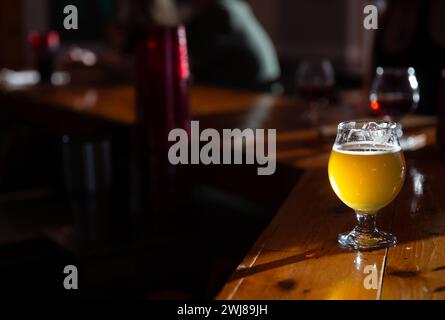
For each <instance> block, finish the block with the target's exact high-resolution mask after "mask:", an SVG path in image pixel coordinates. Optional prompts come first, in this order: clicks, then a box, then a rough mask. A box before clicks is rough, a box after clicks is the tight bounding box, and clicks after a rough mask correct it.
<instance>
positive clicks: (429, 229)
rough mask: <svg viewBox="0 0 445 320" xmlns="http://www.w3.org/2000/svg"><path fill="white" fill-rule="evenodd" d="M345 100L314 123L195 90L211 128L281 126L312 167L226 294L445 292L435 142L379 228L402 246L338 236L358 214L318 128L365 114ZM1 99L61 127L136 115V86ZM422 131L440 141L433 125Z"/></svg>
mask: <svg viewBox="0 0 445 320" xmlns="http://www.w3.org/2000/svg"><path fill="white" fill-rule="evenodd" d="M345 97H346V98H347V97H349V100H348V99H342V100H343V101H345V100H346V101H347V102H346V104H344V105H343V106H342V107H329V108H327V109H326V110H323V112H322V115H323V116H322V117H321V118H320V119H318V120H317V125H314V123H310V121H309V120H308V117H306V114H307V110H308V109H307V107H306V106H305V105H303V104H301V103H297V102H296V101H295V100H294V99H293V98H290V97H275V96H271V95H265V94H253V93H248V92H237V91H231V90H225V89H217V88H206V87H194V88H193V90H192V113H193V116H194V118H196V119H199V120H200V121H201V124H202V126H203V127H214V128H217V129H221V128H235V127H237V128H248V127H249V128H276V129H277V133H278V136H277V160H278V161H279V162H280V163H284V164H286V165H291V166H296V167H300V168H304V169H307V170H306V173H305V174H304V175H303V177H302V178H301V180H300V181H299V182H298V184H297V185H296V186H295V188H294V189H293V190H292V192H291V194H290V195H289V196H288V198H287V200H286V201H285V202H284V204H283V205H282V207H281V209H280V210H279V212H278V213H277V215H276V216H275V218H274V220H273V221H272V223H271V224H270V225H269V227H268V228H267V229H266V230H265V231H264V233H263V234H262V235H261V237H260V238H259V239H258V240H257V242H256V244H255V245H254V246H253V248H252V249H251V250H250V252H249V253H248V254H247V255H246V257H245V258H244V260H243V261H242V262H241V264H240V265H239V267H238V269H237V270H236V271H235V273H234V274H233V275H232V277H231V278H230V280H229V281H228V283H227V284H226V285H225V286H224V288H223V289H222V290H221V292H220V294H219V295H218V299H416V298H428V299H430V298H437V299H439V298H442V299H443V298H445V179H444V177H445V167H444V166H443V163H444V161H445V156H444V154H442V153H441V152H440V151H439V150H437V149H435V148H434V147H431V146H430V147H427V148H426V149H421V150H418V151H416V152H409V153H407V154H406V155H407V161H408V168H409V170H408V175H407V180H406V183H405V185H404V188H403V190H402V192H401V194H400V195H399V196H398V198H397V199H396V201H394V202H393V204H391V205H390V206H389V207H388V208H385V209H384V210H383V211H382V212H381V214H380V215H379V219H380V221H379V226H380V227H381V228H382V229H384V230H388V231H392V232H394V233H395V234H396V235H397V236H398V238H399V244H398V245H397V246H396V247H395V248H391V249H385V250H377V251H372V252H354V251H345V250H342V249H340V248H339V247H338V246H337V244H336V242H335V238H336V235H337V234H338V233H339V232H343V231H346V230H350V229H351V228H352V227H353V223H354V221H353V214H352V212H351V210H350V209H348V208H346V207H345V206H344V205H342V203H341V202H340V201H339V200H338V199H337V197H336V196H335V194H334V193H333V191H332V190H331V188H330V186H329V183H328V180H327V173H326V164H327V160H328V155H329V150H330V146H331V145H332V136H324V135H322V134H320V130H319V125H320V124H330V123H331V124H332V123H335V122H338V121H340V120H347V119H351V118H355V117H358V116H360V115H362V114H363V109H362V108H363V107H360V105H359V103H358V102H359V101H360V98H358V96H357V95H354V94H349V95H346V96H345ZM345 97H344V98H345ZM351 97H352V98H351ZM348 101H349V102H348ZM0 105H1V110H0V112H3V113H5V114H7V115H12V116H13V117H14V118H17V117H18V118H20V119H23V120H25V121H29V122H31V123H33V124H38V125H41V126H44V127H45V128H50V127H51V126H52V125H54V124H49V123H48V119H51V120H52V121H53V119H54V117H53V116H54V114H57V119H58V120H57V123H56V124H55V129H62V130H67V128H68V127H71V128H73V129H79V128H78V127H76V126H79V125H80V124H81V125H82V126H83V127H86V126H87V123H90V124H91V126H92V127H94V126H97V125H98V124H99V125H100V126H108V125H118V126H119V125H120V126H130V125H132V124H133V123H134V120H135V119H134V94H133V90H132V88H131V86H116V87H82V86H79V87H62V88H57V89H54V88H50V87H38V88H33V89H27V90H14V91H11V90H0ZM49 115H51V117H49ZM76 121H77V122H76ZM418 131H421V132H424V131H425V132H426V133H427V136H428V142H429V143H430V144H434V134H433V133H434V129H432V128H426V129H425V128H420V129H418ZM273 190H274V186H273V185H271V186H270V192H273ZM367 266H370V267H368V268H373V269H374V268H375V270H376V272H377V284H376V287H375V288H371V289H366V288H365V287H364V280H365V277H366V276H367V275H368V274H365V273H364V271H365V269H366V268H367Z"/></svg>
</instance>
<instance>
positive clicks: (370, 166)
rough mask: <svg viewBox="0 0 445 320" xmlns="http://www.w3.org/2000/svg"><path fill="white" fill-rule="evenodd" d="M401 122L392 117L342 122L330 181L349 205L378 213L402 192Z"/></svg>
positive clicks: (403, 166) (329, 168) (367, 211)
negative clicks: (389, 119) (392, 119)
mask: <svg viewBox="0 0 445 320" xmlns="http://www.w3.org/2000/svg"><path fill="white" fill-rule="evenodd" d="M399 136H401V129H400V125H399V124H397V123H394V122H390V121H350V122H343V123H341V124H340V125H339V129H338V134H337V138H336V142H335V144H334V146H333V148H332V152H331V156H330V159H329V167H328V172H329V181H330V183H331V186H332V188H333V190H334V191H335V193H336V194H337V196H338V197H339V198H340V199H341V200H342V201H343V202H344V203H345V204H346V205H348V206H349V207H351V208H353V209H354V210H357V211H360V212H362V213H365V214H375V213H376V212H377V211H378V210H379V209H381V208H383V207H385V206H386V205H388V204H389V203H390V202H391V201H392V200H394V198H395V197H396V196H397V194H398V193H399V191H400V189H401V187H402V185H403V182H404V178H405V171H406V167H405V159H404V157H403V153H402V150H401V147H400V143H399Z"/></svg>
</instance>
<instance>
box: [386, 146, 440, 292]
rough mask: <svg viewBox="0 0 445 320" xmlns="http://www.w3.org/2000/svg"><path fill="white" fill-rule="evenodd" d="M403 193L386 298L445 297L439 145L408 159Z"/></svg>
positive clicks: (387, 275) (399, 206)
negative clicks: (396, 240)
mask: <svg viewBox="0 0 445 320" xmlns="http://www.w3.org/2000/svg"><path fill="white" fill-rule="evenodd" d="M408 160H409V161H408V175H407V179H406V182H405V185H404V188H403V190H402V194H401V195H400V196H399V197H398V199H397V201H396V203H395V205H396V214H395V216H394V229H393V232H394V233H395V234H396V235H397V236H398V240H399V243H398V245H397V246H396V247H394V248H391V249H389V251H388V257H387V265H386V268H385V275H384V284H383V290H382V293H383V295H382V298H383V299H445V180H444V177H445V167H444V166H443V164H444V163H445V155H444V154H443V153H442V152H440V151H438V150H437V149H435V148H428V149H426V150H421V151H418V152H416V153H414V154H412V155H411V156H410V158H409V159H408Z"/></svg>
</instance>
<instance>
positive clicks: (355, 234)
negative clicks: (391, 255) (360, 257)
mask: <svg viewBox="0 0 445 320" xmlns="http://www.w3.org/2000/svg"><path fill="white" fill-rule="evenodd" d="M337 242H338V244H339V245H340V246H341V247H343V248H347V249H354V250H373V249H380V248H389V247H392V246H395V245H396V243H397V238H396V236H394V235H392V234H390V233H386V232H383V231H379V230H377V229H374V231H372V232H369V233H368V232H366V233H364V232H360V231H358V230H357V228H356V229H354V230H352V231H351V232H347V233H341V234H339V235H338V236H337Z"/></svg>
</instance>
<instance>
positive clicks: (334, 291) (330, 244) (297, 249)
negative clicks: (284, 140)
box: [217, 170, 392, 299]
mask: <svg viewBox="0 0 445 320" xmlns="http://www.w3.org/2000/svg"><path fill="white" fill-rule="evenodd" d="M391 213H392V208H388V209H386V210H385V213H382V216H385V215H389V216H391ZM388 221H389V219H386V221H383V222H382V224H383V225H386V226H387V225H388ZM352 226H353V214H352V210H351V209H348V208H347V207H345V206H344V205H343V204H342V203H341V202H340V201H339V200H338V199H337V198H336V196H335V195H334V194H333V192H332V191H331V188H330V186H329V182H328V179H327V173H326V171H325V170H312V171H308V172H307V173H306V174H305V175H304V176H303V177H302V179H301V180H300V182H299V183H298V184H297V186H296V187H295V188H294V190H293V191H292V193H291V194H290V196H289V197H288V199H287V201H286V202H285V204H284V205H283V207H282V208H281V209H280V211H279V212H278V214H277V215H276V217H275V218H274V220H273V221H272V223H271V224H270V226H269V227H268V228H267V229H266V231H265V232H264V234H263V235H262V236H261V237H260V239H259V240H258V241H257V242H256V244H255V245H254V247H253V248H252V250H251V251H250V252H249V254H248V255H247V256H246V258H245V259H244V260H243V262H242V263H241V264H240V266H239V267H238V269H237V270H236V271H235V273H234V274H233V276H232V277H231V279H230V280H229V282H228V283H227V285H226V286H225V287H224V288H223V289H222V291H221V293H220V294H219V295H218V297H217V298H218V299H377V298H379V295H380V288H381V283H380V280H379V284H378V287H377V288H376V289H370V290H367V289H365V287H364V285H363V281H364V278H365V276H366V274H364V267H365V266H366V265H375V267H376V268H377V270H378V271H379V274H381V272H382V271H383V266H384V258H385V253H386V250H384V249H383V250H378V251H374V252H363V253H357V252H353V251H345V250H342V249H340V248H339V247H338V246H337V244H336V241H335V239H336V236H337V234H338V233H339V232H342V231H346V230H349V229H351V228H352Z"/></svg>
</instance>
